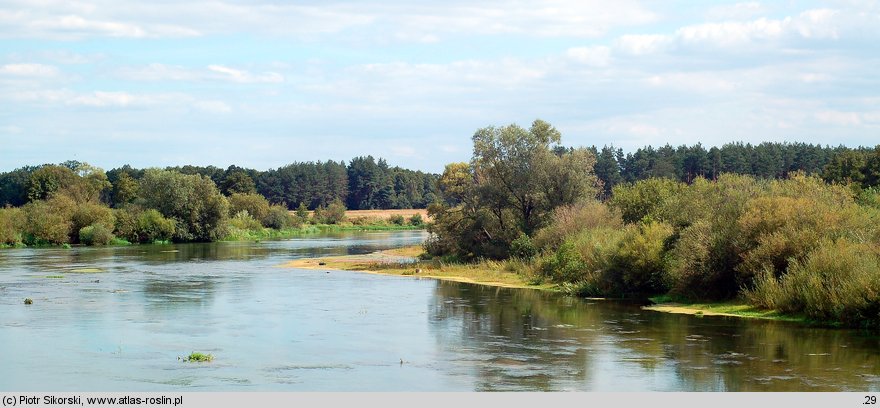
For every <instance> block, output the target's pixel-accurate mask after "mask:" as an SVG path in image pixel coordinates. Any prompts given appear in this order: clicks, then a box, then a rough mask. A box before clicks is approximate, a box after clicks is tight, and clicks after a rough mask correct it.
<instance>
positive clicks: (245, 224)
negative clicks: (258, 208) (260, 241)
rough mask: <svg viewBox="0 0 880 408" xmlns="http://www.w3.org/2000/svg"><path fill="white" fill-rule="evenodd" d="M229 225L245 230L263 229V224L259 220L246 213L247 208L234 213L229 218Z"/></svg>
mask: <svg viewBox="0 0 880 408" xmlns="http://www.w3.org/2000/svg"><path fill="white" fill-rule="evenodd" d="M229 225H230V226H232V227H233V228H237V229H240V230H247V231H259V230H262V229H263V224H260V222H259V221H257V220H256V219H254V217H252V216H251V215H250V214H248V212H247V210H244V211H241V212H239V213H238V214H235V216H234V217H232V218H231V219H230V220H229Z"/></svg>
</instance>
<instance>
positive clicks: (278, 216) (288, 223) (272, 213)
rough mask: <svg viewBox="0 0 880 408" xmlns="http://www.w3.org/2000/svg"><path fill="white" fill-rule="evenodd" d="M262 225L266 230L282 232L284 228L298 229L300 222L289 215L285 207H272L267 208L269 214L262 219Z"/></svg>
mask: <svg viewBox="0 0 880 408" xmlns="http://www.w3.org/2000/svg"><path fill="white" fill-rule="evenodd" d="M263 225H264V226H266V227H268V228H274V229H277V230H283V229H286V228H291V227H295V228H299V227H300V226H302V221H301V219H300V218H299V217H294V216H292V215H290V212H289V211H288V210H287V207H286V206H283V205H272V206H270V207H269V213H268V214H266V216H265V217H263Z"/></svg>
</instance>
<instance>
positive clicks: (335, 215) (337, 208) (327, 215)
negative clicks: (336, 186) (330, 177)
mask: <svg viewBox="0 0 880 408" xmlns="http://www.w3.org/2000/svg"><path fill="white" fill-rule="evenodd" d="M312 218H313V219H314V221H315V223H316V224H339V223H341V222H343V221H345V204H343V203H342V201H341V200H339V199H336V200H334V201H333V202H332V203H330V205H328V206H327V207H318V208H316V209H315V212H314V213H313V214H312Z"/></svg>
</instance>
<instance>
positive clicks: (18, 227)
mask: <svg viewBox="0 0 880 408" xmlns="http://www.w3.org/2000/svg"><path fill="white" fill-rule="evenodd" d="M24 223H25V215H24V212H23V211H22V210H21V209H20V208H11V207H10V208H0V245H13V246H14V245H20V244H21V243H22V236H21V231H22V229H23V228H24Z"/></svg>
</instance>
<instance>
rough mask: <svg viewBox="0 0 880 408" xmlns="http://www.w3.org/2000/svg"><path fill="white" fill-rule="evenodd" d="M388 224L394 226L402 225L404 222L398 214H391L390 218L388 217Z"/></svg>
mask: <svg viewBox="0 0 880 408" xmlns="http://www.w3.org/2000/svg"><path fill="white" fill-rule="evenodd" d="M388 222H390V223H392V224H394V225H403V224H404V223H405V222H406V220H405V219H404V218H403V216H402V215H400V214H393V215H392V216H390V217H388Z"/></svg>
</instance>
